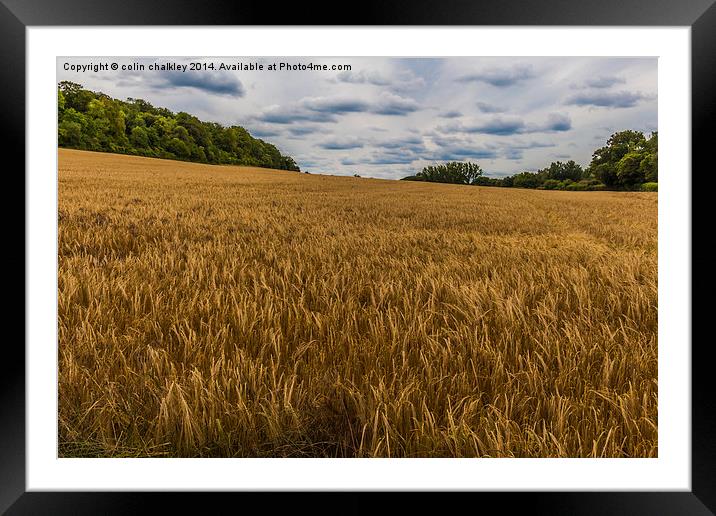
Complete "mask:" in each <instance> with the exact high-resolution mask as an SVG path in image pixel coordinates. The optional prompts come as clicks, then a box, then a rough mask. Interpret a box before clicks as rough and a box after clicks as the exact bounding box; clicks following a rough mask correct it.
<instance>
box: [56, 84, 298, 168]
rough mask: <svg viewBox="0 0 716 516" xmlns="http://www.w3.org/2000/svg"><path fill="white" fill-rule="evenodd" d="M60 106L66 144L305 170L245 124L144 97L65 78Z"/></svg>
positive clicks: (62, 143) (60, 127)
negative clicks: (116, 94) (121, 95)
mask: <svg viewBox="0 0 716 516" xmlns="http://www.w3.org/2000/svg"><path fill="white" fill-rule="evenodd" d="M57 106H58V126H57V128H58V144H59V146H60V147H70V148H74V149H85V150H94V151H105V152H117V153H121V154H134V155H139V156H149V157H155V158H166V159H178V160H184V161H196V162H200V163H213V164H229V165H248V166H254V167H265V168H276V169H282V170H294V171H300V169H299V167H298V165H297V164H296V162H295V161H294V160H293V158H291V157H290V156H284V155H282V154H281V152H280V151H279V150H278V149H277V148H276V147H275V146H274V145H271V144H270V143H267V142H265V141H263V140H260V139H258V138H254V137H252V136H251V135H250V134H249V133H248V131H246V129H244V128H243V127H239V126H231V127H224V126H222V125H220V124H217V123H213V122H202V121H201V120H199V119H198V118H196V117H195V116H192V115H189V114H187V113H183V112H180V113H173V112H172V111H169V110H168V109H165V108H158V107H154V106H152V105H151V104H150V103H149V102H146V101H144V100H141V99H132V98H129V99H127V101H126V102H125V101H121V100H117V99H113V98H111V97H109V96H108V95H105V94H104V93H97V92H93V91H89V90H85V89H83V88H82V86H81V85H79V84H76V83H73V82H69V81H62V82H60V84H59V87H58V90H57Z"/></svg>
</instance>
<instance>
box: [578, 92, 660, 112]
mask: <svg viewBox="0 0 716 516" xmlns="http://www.w3.org/2000/svg"><path fill="white" fill-rule="evenodd" d="M647 98H649V97H648V96H647V95H644V94H643V93H640V92H629V91H618V92H610V91H595V92H584V93H579V94H577V95H574V96H572V97H570V98H569V99H567V104H570V105H574V106H595V107H607V108H630V107H634V106H636V105H637V104H638V103H639V102H640V101H642V100H644V99H647Z"/></svg>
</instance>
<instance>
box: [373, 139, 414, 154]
mask: <svg viewBox="0 0 716 516" xmlns="http://www.w3.org/2000/svg"><path fill="white" fill-rule="evenodd" d="M373 146H374V147H379V148H382V149H402V150H409V151H411V152H419V151H421V150H423V149H424V148H425V146H424V144H423V139H422V138H421V137H419V136H408V137H405V138H395V139H391V140H385V141H382V142H377V143H374V144H373Z"/></svg>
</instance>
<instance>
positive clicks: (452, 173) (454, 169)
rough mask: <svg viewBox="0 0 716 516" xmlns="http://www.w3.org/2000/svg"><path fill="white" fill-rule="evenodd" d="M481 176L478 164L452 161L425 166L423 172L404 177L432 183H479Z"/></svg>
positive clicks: (408, 179)
mask: <svg viewBox="0 0 716 516" xmlns="http://www.w3.org/2000/svg"><path fill="white" fill-rule="evenodd" d="M480 177H482V169H481V168H480V167H479V166H478V165H477V164H475V163H465V162H460V161H451V162H450V163H445V164H443V165H434V166H429V167H425V168H424V169H423V170H422V172H418V173H417V174H415V175H414V176H409V177H405V178H403V179H405V180H407V181H427V182H430V183H453V184H458V185H474V184H477V181H479V179H480Z"/></svg>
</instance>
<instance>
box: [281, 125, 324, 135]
mask: <svg viewBox="0 0 716 516" xmlns="http://www.w3.org/2000/svg"><path fill="white" fill-rule="evenodd" d="M288 132H289V133H291V134H292V135H294V136H303V135H306V134H313V133H318V132H321V130H320V128H318V127H313V126H298V127H289V129H288Z"/></svg>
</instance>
